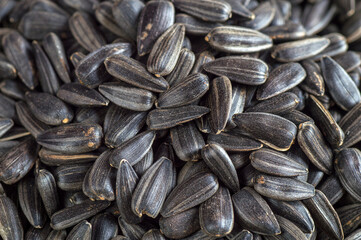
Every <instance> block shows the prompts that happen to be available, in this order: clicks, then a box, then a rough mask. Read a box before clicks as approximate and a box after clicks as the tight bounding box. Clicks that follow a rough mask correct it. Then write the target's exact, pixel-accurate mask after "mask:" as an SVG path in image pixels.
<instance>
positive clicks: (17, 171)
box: [0, 138, 37, 184]
mask: <svg viewBox="0 0 361 240" xmlns="http://www.w3.org/2000/svg"><path fill="white" fill-rule="evenodd" d="M36 155H37V146H36V143H35V141H34V139H33V138H27V139H26V140H24V141H22V142H20V143H19V144H18V145H16V146H14V147H12V148H11V149H10V150H9V151H8V152H6V153H5V154H4V155H3V156H1V159H0V180H1V181H2V182H4V183H6V184H14V183H16V182H18V181H19V180H20V179H22V178H23V177H24V176H25V175H26V174H27V173H28V172H29V171H30V170H31V168H32V167H33V166H34V164H35V160H36Z"/></svg>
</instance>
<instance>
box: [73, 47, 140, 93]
mask: <svg viewBox="0 0 361 240" xmlns="http://www.w3.org/2000/svg"><path fill="white" fill-rule="evenodd" d="M132 52H133V47H132V46H131V44H129V43H113V44H108V45H105V46H102V47H99V48H97V49H96V50H94V51H93V52H92V53H90V54H88V55H87V56H86V57H84V58H83V59H82V60H81V61H80V62H79V63H78V65H77V66H76V68H75V74H76V76H77V77H78V80H79V82H80V83H81V84H83V85H85V86H87V87H90V88H94V87H97V86H99V85H100V84H101V83H102V82H103V81H105V80H107V79H111V76H110V75H109V74H108V73H107V72H106V71H105V66H104V64H103V63H104V60H105V59H106V58H107V57H108V56H112V55H116V56H119V55H122V56H123V55H124V56H130V55H131V54H132ZM110 74H111V73H110ZM115 77H116V76H115Z"/></svg>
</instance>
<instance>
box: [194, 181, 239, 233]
mask: <svg viewBox="0 0 361 240" xmlns="http://www.w3.org/2000/svg"><path fill="white" fill-rule="evenodd" d="M199 222H200V226H201V229H202V230H203V231H204V232H205V233H206V234H208V235H211V236H214V237H221V236H225V235H227V234H229V233H230V232H231V231H232V229H233V224H234V214H233V206H232V199H231V195H230V193H229V191H228V189H227V188H225V187H222V186H220V187H219V188H218V190H217V192H216V193H215V194H214V195H213V196H212V197H211V198H209V199H208V200H207V201H205V202H203V203H202V204H201V205H200V207H199Z"/></svg>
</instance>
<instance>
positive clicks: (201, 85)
mask: <svg viewBox="0 0 361 240" xmlns="http://www.w3.org/2000/svg"><path fill="white" fill-rule="evenodd" d="M208 89H209V79H208V77H207V76H206V75H204V74H201V73H195V74H192V75H189V76H188V77H186V78H184V79H183V80H182V81H178V83H177V84H174V85H173V86H172V87H171V88H169V89H168V90H167V91H165V92H164V93H162V95H161V96H160V97H159V98H158V99H157V101H156V103H155V105H156V107H158V108H173V107H180V106H184V105H188V104H190V103H192V102H194V101H196V100H198V99H200V98H201V97H202V96H203V95H204V94H205V93H206V92H207V91H208Z"/></svg>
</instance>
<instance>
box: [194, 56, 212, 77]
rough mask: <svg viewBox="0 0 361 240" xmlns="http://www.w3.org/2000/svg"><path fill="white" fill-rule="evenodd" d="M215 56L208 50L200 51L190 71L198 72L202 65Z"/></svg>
mask: <svg viewBox="0 0 361 240" xmlns="http://www.w3.org/2000/svg"><path fill="white" fill-rule="evenodd" d="M214 60H215V57H214V55H213V54H212V53H211V52H209V51H204V52H201V53H200V54H199V55H198V56H197V59H196V62H195V63H194V66H193V69H192V72H191V73H200V72H202V70H203V65H204V64H206V63H208V62H211V61H214Z"/></svg>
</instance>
